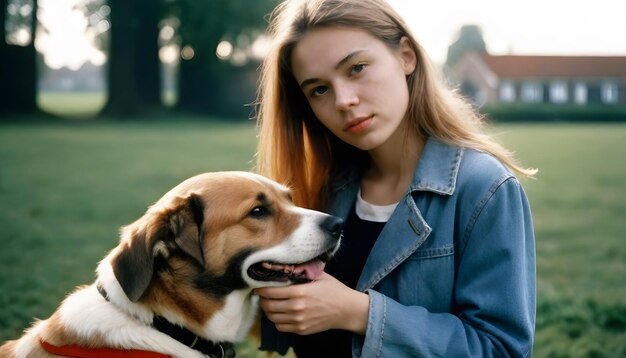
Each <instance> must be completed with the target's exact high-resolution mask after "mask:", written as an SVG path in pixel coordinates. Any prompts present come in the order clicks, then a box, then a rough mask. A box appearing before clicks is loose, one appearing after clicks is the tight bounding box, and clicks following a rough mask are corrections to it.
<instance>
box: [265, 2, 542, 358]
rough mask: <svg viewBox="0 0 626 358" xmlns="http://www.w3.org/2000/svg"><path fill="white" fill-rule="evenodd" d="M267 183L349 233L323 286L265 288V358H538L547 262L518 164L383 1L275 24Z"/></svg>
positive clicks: (287, 15) (306, 12)
mask: <svg viewBox="0 0 626 358" xmlns="http://www.w3.org/2000/svg"><path fill="white" fill-rule="evenodd" d="M269 35H270V36H271V37H272V39H273V47H272V49H271V51H270V53H269V55H268V57H267V58H266V60H265V62H264V65H263V68H262V78H261V82H260V92H259V93H260V97H259V102H260V112H259V125H260V139H259V140H260V142H259V151H258V158H257V159H258V163H257V165H258V171H259V172H260V173H262V174H264V175H267V176H269V177H271V178H273V179H275V180H278V181H280V182H283V183H286V184H288V185H290V186H291V187H292V188H293V195H294V201H295V202H296V203H297V204H299V205H303V206H307V207H310V208H315V209H319V210H325V211H328V212H330V213H332V214H335V215H339V216H341V217H343V218H345V225H344V235H343V241H342V247H341V249H340V250H339V252H338V253H337V255H336V256H335V258H334V259H333V260H332V261H330V262H328V263H327V265H326V270H325V271H326V272H325V273H324V274H323V275H322V276H321V277H320V278H319V279H317V280H315V281H313V282H310V283H307V284H302V285H295V286H291V287H281V288H272V287H268V288H263V289H258V290H257V291H256V293H257V294H258V295H259V297H260V304H261V307H262V308H263V310H264V312H265V315H266V320H265V321H264V325H263V338H262V342H261V346H262V348H263V349H268V350H274V351H278V352H280V353H284V352H286V350H287V349H288V348H289V347H290V346H291V347H293V348H294V350H295V352H296V354H297V356H298V357H336V356H351V355H353V356H363V357H403V356H438V357H443V356H450V357H467V356H475V357H488V356H530V355H531V352H532V344H533V335H534V322H535V247H534V234H533V226H532V219H531V214H530V210H529V205H528V202H527V199H526V196H525V194H524V191H523V189H522V187H521V186H520V184H519V182H518V181H517V179H516V178H515V176H514V174H518V175H524V176H532V175H533V174H534V173H535V171H534V170H530V169H525V168H523V167H521V166H520V165H518V164H517V163H516V161H515V160H514V159H513V158H512V156H511V154H510V153H509V152H508V151H507V150H505V149H504V148H503V147H501V146H500V145H498V144H497V143H496V142H494V141H493V140H492V139H491V138H490V137H489V136H487V135H486V134H485V133H484V131H483V129H482V128H481V121H480V118H479V116H477V115H476V114H475V113H474V112H473V111H472V110H471V107H470V106H468V105H467V104H466V103H465V102H463V101H462V100H461V99H460V98H459V97H458V96H456V95H455V94H454V93H453V92H451V91H448V90H447V89H445V88H444V87H443V85H442V84H441V82H440V81H439V80H438V79H437V78H436V76H435V74H434V71H433V69H432V68H431V65H430V63H429V60H428V58H427V56H426V54H425V53H424V50H423V49H422V48H421V47H420V45H419V44H418V43H417V41H416V40H415V38H414V37H413V35H412V34H411V32H410V31H409V29H408V27H407V26H406V24H405V23H404V21H403V20H402V19H401V18H400V17H399V16H398V14H397V13H395V12H394V10H393V9H392V8H390V7H389V5H387V4H386V3H385V2H384V1H383V0H287V1H285V2H284V3H282V4H280V5H279V6H278V7H277V8H276V10H275V11H274V12H273V13H272V15H271V18H270V26H269Z"/></svg>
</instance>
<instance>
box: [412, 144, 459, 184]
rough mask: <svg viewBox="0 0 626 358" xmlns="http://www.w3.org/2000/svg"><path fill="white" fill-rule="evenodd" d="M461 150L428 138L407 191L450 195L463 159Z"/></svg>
mask: <svg viewBox="0 0 626 358" xmlns="http://www.w3.org/2000/svg"><path fill="white" fill-rule="evenodd" d="M463 151H464V150H463V148H461V147H458V146H453V145H449V144H446V143H443V142H441V141H439V140H438V139H435V138H432V137H430V138H428V140H427V141H426V144H425V145H424V149H423V150H422V154H421V156H420V161H419V163H418V165H417V168H416V169H415V173H414V174H413V182H412V183H411V187H410V188H409V191H411V192H414V191H431V192H434V193H437V194H442V195H452V194H453V193H454V189H455V187H456V179H457V175H458V173H459V166H460V165H461V158H462V157H463Z"/></svg>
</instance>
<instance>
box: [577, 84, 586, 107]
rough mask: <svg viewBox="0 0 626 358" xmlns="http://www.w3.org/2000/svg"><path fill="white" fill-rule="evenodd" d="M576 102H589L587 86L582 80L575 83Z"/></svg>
mask: <svg viewBox="0 0 626 358" xmlns="http://www.w3.org/2000/svg"><path fill="white" fill-rule="evenodd" d="M574 102H575V103H576V104H585V103H587V86H586V85H585V84H584V83H582V82H578V83H576V84H575V85H574Z"/></svg>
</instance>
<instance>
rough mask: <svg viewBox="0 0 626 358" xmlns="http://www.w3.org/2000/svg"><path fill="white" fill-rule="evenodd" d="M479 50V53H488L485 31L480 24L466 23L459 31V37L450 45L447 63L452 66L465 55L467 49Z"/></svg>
mask: <svg viewBox="0 0 626 358" xmlns="http://www.w3.org/2000/svg"><path fill="white" fill-rule="evenodd" d="M469 50H472V51H477V52H479V53H487V45H486V44H485V40H484V39H483V33H482V30H481V28H480V26H477V25H464V26H462V27H461V30H460V31H459V37H458V38H457V39H456V41H454V42H453V43H452V44H451V45H450V46H448V57H447V59H446V64H447V65H448V66H450V67H452V66H454V64H456V62H457V61H458V60H459V59H460V58H461V56H463V54H464V53H465V52H466V51H469Z"/></svg>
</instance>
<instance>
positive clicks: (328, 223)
mask: <svg viewBox="0 0 626 358" xmlns="http://www.w3.org/2000/svg"><path fill="white" fill-rule="evenodd" d="M320 226H321V228H322V230H324V231H326V232H327V233H329V234H331V235H332V236H333V237H336V238H338V237H339V236H340V235H341V230H342V228H343V220H342V219H341V218H338V217H336V216H332V215H329V216H328V217H326V218H325V219H324V221H322V223H321V224H320Z"/></svg>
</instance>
